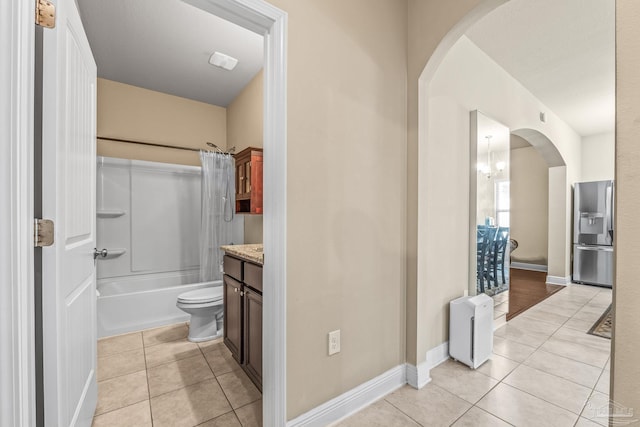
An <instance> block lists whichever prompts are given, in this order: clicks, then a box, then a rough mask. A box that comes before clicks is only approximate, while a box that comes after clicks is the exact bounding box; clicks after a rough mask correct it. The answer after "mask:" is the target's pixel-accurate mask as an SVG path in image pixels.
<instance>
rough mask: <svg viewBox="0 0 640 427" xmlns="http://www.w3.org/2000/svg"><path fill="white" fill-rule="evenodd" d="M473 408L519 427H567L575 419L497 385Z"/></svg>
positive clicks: (560, 410) (544, 403)
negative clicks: (478, 408)
mask: <svg viewBox="0 0 640 427" xmlns="http://www.w3.org/2000/svg"><path fill="white" fill-rule="evenodd" d="M476 406H478V407H480V408H481V409H484V410H485V411H487V412H489V413H491V414H493V415H495V416H497V417H498V418H500V419H502V420H504V421H506V422H508V423H510V424H513V425H516V426H518V427H528V426H532V427H546V426H548V427H563V426H567V427H570V426H573V424H574V423H575V422H576V420H577V419H578V416H577V415H576V414H573V413H571V412H569V411H567V410H566V409H562V408H559V407H557V406H555V405H552V404H551V403H548V402H545V401H544V400H542V399H539V398H537V397H534V396H532V395H530V394H528V393H525V392H523V391H520V390H518V389H515V388H513V387H511V386H508V385H506V384H503V383H501V384H498V385H497V386H496V387H495V388H494V389H493V390H491V391H490V392H489V394H487V395H486V396H485V397H483V398H482V400H480V402H478V404H477V405H476Z"/></svg>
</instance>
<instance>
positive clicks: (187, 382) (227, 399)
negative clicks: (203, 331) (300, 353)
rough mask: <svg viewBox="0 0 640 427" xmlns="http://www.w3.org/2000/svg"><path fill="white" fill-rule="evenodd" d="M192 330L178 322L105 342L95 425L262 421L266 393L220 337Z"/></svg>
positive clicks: (218, 425) (210, 426)
mask: <svg viewBox="0 0 640 427" xmlns="http://www.w3.org/2000/svg"><path fill="white" fill-rule="evenodd" d="M187 333H188V326H187V324H185V323H180V324H176V325H171V326H166V327H162V328H156V329H149V330H145V331H142V332H135V333H131V334H126V335H119V336H116V337H109V338H104V339H101V340H99V341H98V406H97V409H96V415H95V417H94V419H93V426H94V427H102V426H108V427H117V426H126V427H134V426H136V427H137V426H140V427H143V426H145V427H146V426H153V427H162V426H168V427H179V426H184V427H192V426H202V427H227V426H228V427H231V426H233V427H248V426H251V427H254V426H261V425H262V400H261V398H262V396H261V394H260V392H259V391H258V389H257V388H256V387H255V386H254V385H253V383H252V382H251V380H249V378H248V377H247V376H246V374H245V373H244V371H243V370H242V369H241V368H240V365H238V363H236V361H235V360H233V358H232V356H231V353H230V352H229V350H228V349H227V347H226V346H225V345H224V343H223V342H222V340H216V341H210V342H207V343H202V344H195V343H192V342H189V341H188V340H187V339H186V337H187Z"/></svg>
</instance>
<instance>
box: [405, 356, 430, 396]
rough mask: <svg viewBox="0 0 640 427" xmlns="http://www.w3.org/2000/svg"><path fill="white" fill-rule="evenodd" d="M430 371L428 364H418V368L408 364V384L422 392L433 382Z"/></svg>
mask: <svg viewBox="0 0 640 427" xmlns="http://www.w3.org/2000/svg"><path fill="white" fill-rule="evenodd" d="M429 371H430V369H429V365H428V364H427V362H422V363H420V364H418V366H414V365H411V364H409V363H407V384H409V385H410V386H411V387H413V388H415V389H417V390H420V389H421V388H422V387H424V386H425V385H427V384H429V383H430V382H431V376H430V375H429Z"/></svg>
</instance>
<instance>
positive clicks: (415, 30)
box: [406, 0, 501, 365]
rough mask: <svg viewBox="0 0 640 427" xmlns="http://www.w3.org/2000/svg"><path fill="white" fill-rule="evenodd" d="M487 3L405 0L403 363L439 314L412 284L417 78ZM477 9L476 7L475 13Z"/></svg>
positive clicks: (413, 359) (412, 358) (417, 351)
mask: <svg viewBox="0 0 640 427" xmlns="http://www.w3.org/2000/svg"><path fill="white" fill-rule="evenodd" d="M491 3H492V4H490V5H484V4H482V1H481V0H457V1H446V0H408V40H407V46H408V51H407V55H408V61H407V64H408V69H407V76H408V80H407V165H406V174H407V187H406V191H407V210H406V213H407V217H406V222H407V249H406V250H407V257H406V274H407V289H406V301H407V305H406V323H407V362H408V363H411V364H414V365H415V364H417V363H419V362H422V361H424V358H425V354H426V351H427V349H428V348H431V347H430V346H429V343H427V342H425V340H424V337H426V336H429V335H431V333H432V332H436V333H437V331H435V330H434V322H433V319H434V317H437V316H439V312H438V313H437V314H436V313H434V312H433V310H431V311H430V296H429V295H426V294H425V293H424V291H423V292H420V293H419V292H418V286H417V284H418V281H417V274H418V270H417V266H418V260H417V253H418V238H417V237H418V79H419V77H420V75H421V74H422V72H423V70H424V69H425V66H426V65H427V61H428V60H429V58H431V56H432V54H433V53H434V51H435V50H436V47H437V46H438V44H439V43H440V42H441V41H442V39H443V37H445V35H446V34H447V33H448V32H449V31H450V30H451V29H452V28H453V27H454V26H456V25H458V23H459V22H460V20H462V19H463V18H464V17H465V15H467V14H468V13H469V11H470V10H472V9H473V8H474V7H477V6H478V5H480V7H481V8H486V9H489V10H490V9H491V8H493V7H495V6H496V5H497V4H499V3H501V1H493V2H491ZM481 14H482V13H481V12H480V11H478V15H481ZM467 161H468V159H467ZM467 164H468V163H467ZM467 212H468V209H467ZM465 284H466V280H465ZM465 286H466V285H465ZM440 334H441V333H440ZM419 337H420V338H419ZM434 345H437V343H436V344H434Z"/></svg>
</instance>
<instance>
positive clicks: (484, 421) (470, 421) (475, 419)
mask: <svg viewBox="0 0 640 427" xmlns="http://www.w3.org/2000/svg"><path fill="white" fill-rule="evenodd" d="M510 425H511V424H509V423H506V422H504V421H502V420H501V419H500V418H497V417H495V416H494V415H491V414H490V413H488V412H487V411H484V410H482V409H480V408H478V407H477V406H474V407H473V408H471V409H469V410H468V411H467V413H466V414H464V415H463V416H461V417H460V418H459V419H458V421H456V422H455V423H453V426H454V427H508V426H510Z"/></svg>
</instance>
